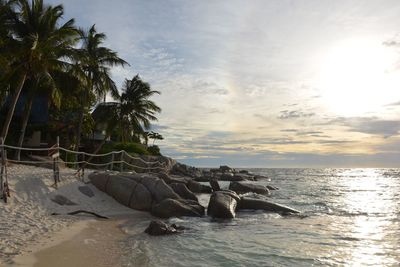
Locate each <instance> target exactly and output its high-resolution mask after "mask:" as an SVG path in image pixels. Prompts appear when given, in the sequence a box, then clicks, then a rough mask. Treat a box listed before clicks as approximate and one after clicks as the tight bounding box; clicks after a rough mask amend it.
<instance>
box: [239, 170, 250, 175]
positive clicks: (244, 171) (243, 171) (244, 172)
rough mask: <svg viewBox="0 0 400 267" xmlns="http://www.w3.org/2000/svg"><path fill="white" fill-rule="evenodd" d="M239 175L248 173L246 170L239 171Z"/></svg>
mask: <svg viewBox="0 0 400 267" xmlns="http://www.w3.org/2000/svg"><path fill="white" fill-rule="evenodd" d="M239 173H243V174H249V171H247V170H240V171H239Z"/></svg>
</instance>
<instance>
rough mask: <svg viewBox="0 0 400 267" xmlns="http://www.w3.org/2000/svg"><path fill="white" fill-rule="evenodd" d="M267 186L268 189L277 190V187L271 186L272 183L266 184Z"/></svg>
mask: <svg viewBox="0 0 400 267" xmlns="http://www.w3.org/2000/svg"><path fill="white" fill-rule="evenodd" d="M267 188H268V189H269V190H279V188H278V187H276V186H273V185H267Z"/></svg>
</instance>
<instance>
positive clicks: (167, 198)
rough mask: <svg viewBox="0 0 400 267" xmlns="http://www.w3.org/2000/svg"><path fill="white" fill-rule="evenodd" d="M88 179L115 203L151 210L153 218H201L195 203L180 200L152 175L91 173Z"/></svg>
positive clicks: (162, 181)
mask: <svg viewBox="0 0 400 267" xmlns="http://www.w3.org/2000/svg"><path fill="white" fill-rule="evenodd" d="M89 179H90V180H91V182H92V183H93V185H95V186H96V187H97V188H98V189H100V190H102V191H104V192H106V193H107V194H109V195H110V196H112V197H113V198H114V199H115V200H117V201H118V202H119V203H121V204H123V205H125V206H128V207H130V208H133V209H136V210H143V211H151V212H152V214H153V215H155V216H159V217H163V218H168V217H176V216H202V215H204V207H202V206H201V205H200V204H199V203H198V201H197V200H185V199H183V198H182V197H181V196H180V195H179V194H177V193H175V191H174V190H173V189H172V188H171V187H170V186H169V185H167V184H166V183H165V182H164V180H162V179H160V178H158V177H156V176H152V175H148V174H130V173H121V174H116V173H111V172H101V173H96V172H95V173H92V174H90V175H89ZM182 185H183V184H182ZM183 186H184V185H183Z"/></svg>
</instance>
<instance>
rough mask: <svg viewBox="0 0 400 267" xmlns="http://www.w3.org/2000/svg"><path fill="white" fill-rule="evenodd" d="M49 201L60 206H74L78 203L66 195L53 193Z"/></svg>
mask: <svg viewBox="0 0 400 267" xmlns="http://www.w3.org/2000/svg"><path fill="white" fill-rule="evenodd" d="M51 201H53V202H55V203H57V204H58V205H61V206H74V205H78V204H76V203H75V202H73V201H71V200H69V199H68V198H67V197H64V196H63V195H55V196H54V197H52V198H51Z"/></svg>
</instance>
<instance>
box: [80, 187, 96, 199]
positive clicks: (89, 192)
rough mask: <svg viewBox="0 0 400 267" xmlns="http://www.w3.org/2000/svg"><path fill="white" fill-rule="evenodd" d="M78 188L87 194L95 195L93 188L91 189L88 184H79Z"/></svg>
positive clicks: (89, 195)
mask: <svg viewBox="0 0 400 267" xmlns="http://www.w3.org/2000/svg"><path fill="white" fill-rule="evenodd" d="M78 190H79V192H81V193H82V194H84V195H85V196H88V197H94V193H93V191H92V189H90V188H89V187H88V186H79V187H78Z"/></svg>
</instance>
